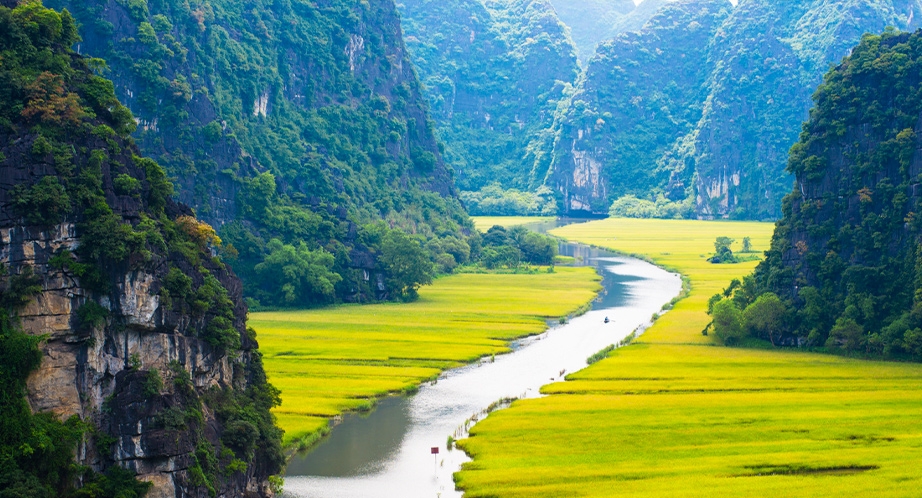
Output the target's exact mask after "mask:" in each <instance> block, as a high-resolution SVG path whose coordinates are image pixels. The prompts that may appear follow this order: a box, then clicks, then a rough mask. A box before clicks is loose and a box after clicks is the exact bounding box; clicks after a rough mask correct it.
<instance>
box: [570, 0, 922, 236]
mask: <svg viewBox="0 0 922 498" xmlns="http://www.w3.org/2000/svg"><path fill="white" fill-rule="evenodd" d="M648 4H649V5H651V6H653V5H654V2H651V1H647V2H644V3H642V4H641V6H640V8H644V7H645V5H648ZM914 10H915V11H918V6H917V5H915V4H914V3H912V2H891V1H888V0H871V1H866V2H860V1H847V2H838V3H837V4H836V7H835V8H831V7H830V4H829V3H828V2H824V1H821V0H805V1H800V2H773V1H771V0H750V1H746V2H739V5H738V6H736V7H731V6H730V5H729V4H728V3H727V2H726V1H722V0H712V1H698V2H671V3H670V2H661V3H660V10H659V11H658V13H657V14H656V15H655V16H653V17H652V18H650V19H649V22H647V23H646V24H645V25H644V26H643V27H642V29H639V30H638V31H637V32H636V33H624V34H622V35H621V36H618V37H616V38H614V39H612V40H609V41H607V42H604V43H602V44H601V45H600V46H599V48H598V51H597V55H596V57H595V58H594V59H593V60H592V61H590V63H589V65H588V67H587V70H586V76H585V78H584V79H583V80H582V81H581V83H580V85H579V87H578V88H577V89H576V91H575V94H574V95H573V96H572V103H571V105H569V106H568V108H567V109H566V111H565V116H564V117H563V118H562V120H561V121H562V125H561V128H560V129H561V132H560V137H561V139H560V142H559V144H558V146H557V147H556V151H555V165H556V170H557V172H558V174H557V175H556V181H557V183H558V184H559V185H566V186H567V187H568V188H567V191H566V192H567V193H569V195H570V199H565V202H566V204H565V205H569V204H570V202H569V201H570V200H571V199H573V200H579V201H580V202H581V203H583V204H585V203H586V202H588V203H589V204H591V208H592V209H593V210H594V211H596V212H604V210H605V209H606V208H607V207H608V205H609V203H611V202H612V201H613V200H616V199H620V198H622V197H623V196H625V195H636V196H638V197H640V198H642V199H645V200H650V201H654V200H655V199H656V197H657V196H659V195H663V196H665V198H666V199H668V200H670V201H674V202H676V203H679V204H680V205H681V206H682V207H683V208H686V206H687V208H686V209H683V210H682V213H683V214H682V215H683V216H688V213H689V211H692V210H693V211H694V213H695V214H696V215H698V216H700V217H714V218H732V219H762V220H764V219H776V218H778V216H779V215H780V214H781V212H780V206H781V202H780V201H781V198H782V197H783V196H784V195H785V194H786V193H787V192H788V191H789V190H790V183H791V179H790V176H789V175H788V174H787V173H786V172H785V171H784V166H785V164H786V160H787V151H788V150H789V148H790V147H791V145H792V144H793V143H795V142H796V141H797V136H798V133H799V131H800V124H801V123H802V122H803V121H804V119H805V118H806V117H807V112H808V110H809V108H810V95H811V93H812V92H813V90H814V89H815V88H816V85H818V84H819V83H821V82H822V75H823V73H824V72H825V71H826V70H827V69H828V67H829V65H830V64H835V63H838V62H839V59H840V58H841V57H842V56H843V55H845V54H848V53H849V50H850V49H851V47H853V46H854V45H855V44H856V43H858V42H859V40H860V37H861V35H862V34H864V33H867V32H872V33H879V32H881V31H882V30H884V29H885V27H886V26H900V27H905V28H904V29H907V30H914V29H916V28H918V26H919V20H918V16H917V15H914ZM583 22H587V21H583ZM820 157H822V156H820V155H818V156H816V158H817V159H819V158H820ZM593 165H597V166H598V169H599V170H600V176H601V179H599V180H598V181H597V180H595V179H593V178H592V177H591V176H590V177H589V179H588V181H586V182H584V184H583V185H582V186H578V185H576V182H574V181H573V180H574V179H575V178H577V176H583V175H584V174H585V173H584V172H586V171H587V170H588V171H592V168H591V166H593ZM584 177H585V176H584ZM564 182H566V183H564ZM600 183H602V184H603V185H599V184H600ZM600 186H604V189H603V188H600ZM568 207H569V206H568ZM646 207H647V208H649V206H646ZM643 212H649V209H645V210H644V211H643ZM669 217H671V216H669Z"/></svg>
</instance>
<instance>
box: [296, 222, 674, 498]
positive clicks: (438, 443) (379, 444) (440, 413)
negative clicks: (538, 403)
mask: <svg viewBox="0 0 922 498" xmlns="http://www.w3.org/2000/svg"><path fill="white" fill-rule="evenodd" d="M564 223H566V221H564ZM559 224H560V222H555V223H551V224H549V225H543V226H539V227H536V228H538V229H541V231H545V230H547V229H549V228H553V227H554V226H558V225H559ZM560 254H562V255H566V256H574V257H576V258H577V264H579V265H591V266H595V267H597V268H598V270H599V272H600V273H601V274H602V275H603V281H602V286H603V287H604V289H605V290H604V291H603V294H602V295H601V296H600V298H599V299H598V300H597V301H596V302H595V303H594V305H593V308H592V310H591V311H590V312H588V313H586V314H585V315H583V316H581V317H577V318H574V319H573V320H571V321H570V322H569V323H567V324H565V325H559V326H555V327H553V328H551V329H550V330H549V331H548V332H546V333H544V334H542V335H540V336H536V337H531V338H528V339H523V340H521V341H517V342H516V343H514V344H513V349H514V352H513V353H510V354H507V355H501V356H497V357H496V359H495V361H491V360H490V359H484V360H481V362H480V363H477V364H473V365H469V366H466V367H462V368H458V369H454V370H450V371H448V372H445V373H444V374H443V375H442V376H441V377H440V378H439V380H438V382H436V383H434V384H427V385H424V386H423V387H422V388H421V389H420V391H419V392H418V393H417V394H415V395H413V396H410V397H390V398H386V399H384V400H382V401H381V402H380V403H379V404H378V407H377V408H376V409H375V410H374V411H373V412H371V413H370V414H367V415H358V414H351V415H347V416H346V417H344V420H343V422H342V423H341V424H339V425H338V426H336V427H335V428H334V429H333V431H332V433H331V435H330V436H329V437H328V438H327V439H326V440H325V441H323V442H322V443H321V444H320V445H319V446H318V447H317V448H315V449H314V450H313V451H311V452H310V453H308V454H306V455H298V456H296V457H294V458H293V459H292V460H291V462H290V463H289V464H288V469H287V475H286V477H285V496H286V497H289V498H339V497H344V498H345V497H349V498H355V497H372V496H373V497H381V498H387V497H394V498H415V497H420V498H447V497H459V496H461V493H460V492H459V491H455V489H454V481H453V480H452V474H453V473H454V472H456V471H457V470H458V469H459V468H460V466H461V464H462V463H464V462H468V461H470V459H469V458H468V457H467V455H465V454H464V452H462V451H460V450H448V449H447V448H446V446H447V444H446V443H447V439H448V436H449V435H451V434H455V433H456V431H458V429H459V427H462V426H463V425H464V424H465V421H467V420H468V419H469V418H470V417H472V416H474V415H475V414H481V412H482V410H484V409H485V408H486V407H487V406H489V405H490V404H491V403H493V402H495V401H497V400H499V399H501V398H509V397H519V398H523V397H527V398H532V397H537V396H539V393H538V390H539V388H540V387H541V386H542V385H545V384H549V383H551V382H561V381H563V377H564V376H565V375H566V374H568V373H572V372H575V371H578V370H581V369H583V368H585V367H586V358H587V357H588V356H590V355H592V354H593V353H595V352H597V351H599V350H600V349H602V348H604V347H606V346H608V345H610V344H615V343H617V342H619V341H621V340H622V339H624V338H625V337H627V336H628V335H630V334H631V332H633V331H634V330H635V329H637V328H638V327H640V326H643V325H645V324H647V323H648V322H649V320H650V318H651V316H652V315H653V314H654V313H656V312H658V311H659V310H660V309H661V308H662V306H663V305H664V304H666V303H668V302H669V301H670V300H672V298H673V297H675V296H676V295H678V294H679V292H680V291H681V287H682V283H681V280H680V278H679V276H678V275H677V274H674V273H669V272H667V271H665V270H662V269H659V268H657V267H655V266H653V265H651V264H649V263H645V262H643V261H639V260H636V259H632V258H625V257H618V256H617V255H615V254H613V253H610V252H607V251H604V250H599V249H595V248H590V247H587V246H583V245H579V244H561V247H560ZM605 317H608V318H609V319H610V320H611V322H610V323H607V324H606V323H604V319H605ZM562 372H563V375H561V373H562ZM480 416H482V415H480ZM433 448H438V454H437V455H433V454H432V453H431V451H432V449H433Z"/></svg>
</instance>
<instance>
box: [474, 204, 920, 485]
mask: <svg viewBox="0 0 922 498" xmlns="http://www.w3.org/2000/svg"><path fill="white" fill-rule="evenodd" d="M771 230H772V226H771V225H767V224H760V223H721V222H696V221H661V220H659V221H658V220H622V219H612V220H604V221H598V222H592V223H588V224H584V225H574V226H568V227H565V228H562V229H558V230H556V231H555V234H556V235H559V236H562V237H565V238H568V239H570V240H577V241H580V242H584V243H589V244H595V245H598V246H604V247H608V248H611V249H615V250H618V251H622V252H625V253H633V254H638V255H642V256H645V257H646V258H648V259H650V260H653V261H655V262H656V263H658V264H660V265H662V266H665V267H669V268H672V269H675V270H678V271H681V272H682V273H683V274H684V275H686V276H687V277H688V278H689V279H690V283H691V292H690V295H689V296H688V297H687V298H686V299H684V300H682V301H680V302H679V303H678V304H677V305H676V307H675V309H674V310H673V311H670V312H669V313H666V314H665V315H663V317H662V318H660V319H659V320H658V321H657V322H656V324H655V325H654V326H653V327H652V328H651V329H650V330H648V331H647V332H646V333H645V334H644V335H642V336H641V337H640V338H638V339H637V340H636V341H635V342H634V343H633V344H632V345H631V346H628V347H625V348H621V349H617V350H615V351H613V352H611V353H610V354H609V357H608V358H606V359H605V360H602V361H600V362H598V363H595V364H594V365H592V366H590V367H589V368H587V369H585V370H583V371H581V372H578V373H576V374H571V375H570V376H568V381H567V382H564V383H557V384H552V385H549V386H546V387H545V388H544V389H543V392H544V393H545V394H549V396H547V397H544V398H540V399H531V400H522V401H517V402H515V403H513V405H512V407H511V408H509V409H507V410H503V411H499V412H496V413H494V414H493V415H491V416H490V417H489V418H487V419H486V420H484V421H483V422H481V423H479V424H478V425H476V426H475V427H474V428H473V431H472V434H473V436H472V437H471V438H469V439H467V440H463V441H460V442H459V443H458V444H459V446H461V447H462V448H464V449H465V450H466V451H468V452H469V453H470V454H471V455H472V456H473V457H474V461H473V462H472V463H470V464H467V465H465V467H464V469H463V470H462V471H461V472H459V473H458V474H456V480H457V483H458V485H459V486H460V487H461V488H463V489H465V490H466V494H465V496H468V497H472V498H474V497H484V496H503V497H519V496H522V497H524V496H528V497H534V496H538V497H540V496H554V497H558V496H559V497H563V496H566V497H571V496H572V497H575V496H606V497H607V496H615V497H617V496H668V497H677V496H703V495H706V496H772V495H774V496H786V497H787V496H804V497H807V496H893V497H898V496H916V495H918V489H919V486H920V484H922V468H920V466H919V463H920V462H922V426H920V424H919V423H918V421H919V420H920V418H922V366H920V365H912V364H899V363H883V362H869V361H861V360H853V359H847V358H841V357H836V356H826V355H819V354H810V353H800V352H795V351H777V350H754V349H731V348H724V347H718V346H714V345H713V344H711V343H710V342H709V341H708V338H707V337H704V336H702V335H701V330H702V329H703V328H704V326H705V325H706V324H707V322H708V317H707V316H706V314H705V313H704V310H705V308H706V303H707V299H708V297H709V296H711V295H712V294H714V293H715V292H718V291H719V290H720V289H721V288H723V287H725V286H726V285H727V283H728V282H729V280H731V279H732V278H736V277H740V276H742V275H744V274H746V273H748V272H749V271H751V269H752V268H753V266H754V265H755V263H754V262H749V263H743V264H737V265H711V264H709V263H706V262H704V257H703V256H706V255H707V254H709V253H710V252H713V246H712V243H713V240H714V238H716V237H717V236H720V235H726V236H730V237H733V238H735V239H737V240H738V241H739V240H741V239H742V237H746V236H749V237H752V241H753V244H754V246H755V248H756V249H757V250H764V249H765V248H766V247H767V246H768V240H769V237H770V234H771ZM738 245H739V243H737V246H738ZM561 441H566V444H561Z"/></svg>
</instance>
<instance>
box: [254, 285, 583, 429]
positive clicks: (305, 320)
mask: <svg viewBox="0 0 922 498" xmlns="http://www.w3.org/2000/svg"><path fill="white" fill-rule="evenodd" d="M599 289H600V285H599V277H598V275H597V274H596V273H595V271H593V270H592V269H591V268H566V267H565V268H557V269H556V270H555V272H554V273H547V272H540V273H535V274H457V275H451V276H447V277H443V278H439V279H436V281H435V283H434V284H433V285H431V286H428V287H424V288H422V289H421V290H420V298H419V300H418V301H417V302H413V303H407V304H397V303H393V304H390V303H389V304H376V305H368V306H353V305H346V306H336V307H330V308H325V309H317V310H306V311H279V312H265V313H252V314H251V315H250V320H249V324H250V325H251V326H252V327H253V328H255V329H256V331H257V334H258V339H259V345H260V351H262V353H263V358H264V363H265V368H266V373H267V375H268V377H269V380H270V382H271V383H272V384H273V385H275V386H276V387H277V388H279V389H280V390H281V392H282V395H281V397H282V405H281V406H280V407H278V408H276V409H275V414H276V416H277V418H278V421H279V425H280V426H281V427H282V428H283V429H284V430H285V432H286V434H285V442H286V444H289V445H290V444H293V443H295V444H299V445H300V446H308V445H309V444H311V443H312V442H313V441H315V440H316V439H318V438H319V437H320V436H321V435H323V434H324V433H325V432H326V431H327V427H328V425H329V419H330V418H332V417H336V416H337V415H340V414H342V413H343V412H345V411H350V410H369V409H371V408H372V407H373V406H374V403H375V400H376V398H378V397H380V396H383V395H386V394H389V393H400V392H411V391H413V390H415V389H416V387H417V386H418V385H419V384H420V383H421V382H423V381H426V380H429V379H433V378H436V377H437V376H438V375H439V373H440V372H442V371H443V370H446V369H449V368H453V367H457V366H461V365H463V364H465V363H469V362H471V361H475V360H477V359H478V358H481V357H483V356H489V355H492V354H502V353H505V352H507V351H509V341H511V340H513V339H516V338H519V337H523V336H527V335H531V334H537V333H541V332H543V331H544V330H545V329H546V328H547V325H546V323H547V320H548V319H550V318H558V317H562V316H566V315H568V314H570V313H573V312H575V311H577V310H579V309H581V308H583V307H585V306H586V304H587V303H589V302H591V301H592V300H593V299H594V298H595V296H596V293H597V292H598V290H599Z"/></svg>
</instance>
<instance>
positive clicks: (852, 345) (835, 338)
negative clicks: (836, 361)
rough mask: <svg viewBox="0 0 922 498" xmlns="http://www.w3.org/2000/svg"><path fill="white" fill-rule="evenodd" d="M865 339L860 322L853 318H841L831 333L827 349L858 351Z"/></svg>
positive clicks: (827, 341)
mask: <svg viewBox="0 0 922 498" xmlns="http://www.w3.org/2000/svg"><path fill="white" fill-rule="evenodd" d="M863 337H864V330H863V329H862V328H861V325H858V322H856V321H855V320H852V319H851V318H839V319H838V320H836V325H835V326H834V327H833V328H832V330H830V331H829V339H827V340H826V347H827V348H830V349H842V350H845V351H857V350H858V349H859V348H860V347H861V340H862V338H863Z"/></svg>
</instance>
